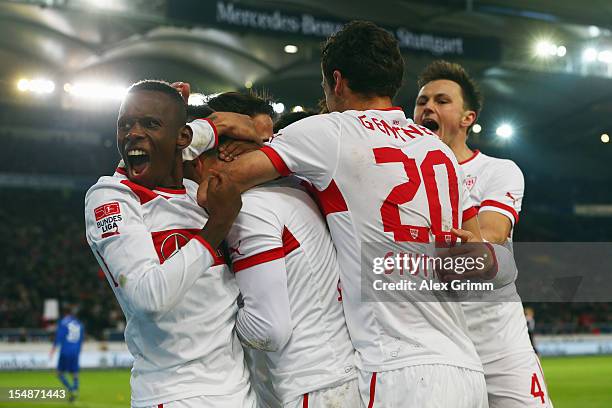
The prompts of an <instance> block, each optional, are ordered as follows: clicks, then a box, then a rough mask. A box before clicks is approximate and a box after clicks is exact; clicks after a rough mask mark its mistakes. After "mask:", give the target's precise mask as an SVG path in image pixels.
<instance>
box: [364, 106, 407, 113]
mask: <svg viewBox="0 0 612 408" xmlns="http://www.w3.org/2000/svg"><path fill="white" fill-rule="evenodd" d="M367 110H377V111H402V112H403V111H404V109H403V108H402V107H401V106H391V107H389V108H382V109H367Z"/></svg>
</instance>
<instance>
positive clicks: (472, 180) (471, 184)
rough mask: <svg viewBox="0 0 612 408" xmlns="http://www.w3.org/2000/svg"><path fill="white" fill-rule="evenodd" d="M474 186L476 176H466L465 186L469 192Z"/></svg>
mask: <svg viewBox="0 0 612 408" xmlns="http://www.w3.org/2000/svg"><path fill="white" fill-rule="evenodd" d="M474 184H476V176H468V177H466V178H465V186H466V187H467V189H468V190H469V191H471V190H472V187H474Z"/></svg>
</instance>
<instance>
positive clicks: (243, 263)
mask: <svg viewBox="0 0 612 408" xmlns="http://www.w3.org/2000/svg"><path fill="white" fill-rule="evenodd" d="M284 257H285V251H284V249H283V248H282V247H280V248H273V249H269V250H267V251H264V252H260V253H259V254H256V255H251V256H249V257H246V258H243V259H239V260H237V261H234V263H233V268H234V273H238V272H240V271H242V270H244V269H247V268H251V267H253V266H255V265H260V264H263V263H266V262H270V261H274V260H277V259H280V258H284Z"/></svg>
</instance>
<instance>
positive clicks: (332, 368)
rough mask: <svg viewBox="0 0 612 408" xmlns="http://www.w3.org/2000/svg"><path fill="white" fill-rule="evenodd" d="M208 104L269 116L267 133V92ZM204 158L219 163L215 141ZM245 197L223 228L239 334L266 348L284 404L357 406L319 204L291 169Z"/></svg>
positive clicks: (210, 165) (204, 169)
mask: <svg viewBox="0 0 612 408" xmlns="http://www.w3.org/2000/svg"><path fill="white" fill-rule="evenodd" d="M208 105H209V106H210V107H211V108H213V109H216V110H221V111H226V112H230V111H234V112H238V113H244V114H249V115H250V116H251V117H252V118H253V120H254V121H258V120H259V121H265V119H266V118H265V116H267V119H268V121H269V125H270V127H269V131H270V136H271V133H272V120H271V115H272V110H271V107H270V105H269V104H268V103H266V102H265V101H264V100H261V99H259V98H256V97H254V96H251V95H243V94H238V93H226V94H221V95H219V96H218V97H216V98H213V99H211V100H210V101H209V102H208ZM238 160H240V159H238ZM200 161H201V164H200V165H196V167H197V168H199V169H201V176H202V179H203V180H207V179H208V174H209V172H210V170H211V169H218V170H219V171H221V170H222V169H223V165H224V162H222V161H220V160H219V159H218V158H217V151H216V150H209V151H207V152H206V153H204V154H203V155H202V156H200ZM205 182H206V181H205ZM205 182H204V183H205ZM242 200H243V206H242V209H241V211H240V213H239V214H238V217H237V218H236V221H235V222H234V225H233V226H232V228H231V229H230V232H229V234H228V236H227V245H228V248H229V254H230V257H231V259H232V264H233V270H234V272H235V274H236V281H237V282H238V287H239V288H240V293H241V294H242V297H243V301H244V306H243V307H242V308H240V309H239V310H238V318H237V323H236V330H237V332H238V336H239V337H240V339H241V341H242V343H243V344H244V345H246V346H247V347H250V348H254V349H257V350H261V351H263V352H265V353H264V361H265V363H266V366H267V370H268V372H269V373H270V378H269V380H270V382H271V383H272V384H273V387H274V391H275V392H274V394H275V395H277V396H278V398H279V399H280V401H281V403H282V406H283V407H287V408H289V407H291V408H293V407H295V408H302V407H321V408H324V407H330V408H331V407H338V408H354V407H358V406H359V405H360V396H359V390H358V385H357V376H356V370H355V351H354V348H353V345H352V343H351V339H350V337H349V333H348V329H347V327H346V322H345V319H344V313H343V310H342V303H341V300H342V296H341V293H340V291H339V278H340V270H339V266H338V261H337V258H336V251H335V248H334V246H333V244H332V241H331V237H330V235H329V231H328V230H327V227H326V225H325V221H324V219H323V217H322V216H321V213H320V212H319V210H318V208H317V206H316V204H315V203H314V201H313V200H312V199H311V198H310V196H309V195H308V193H307V192H306V191H305V190H304V189H303V188H302V187H301V186H300V181H299V180H298V179H296V178H293V177H290V178H285V179H281V180H277V181H272V182H269V183H266V184H263V185H261V186H257V187H255V188H253V189H251V190H249V191H247V192H245V193H244V194H243V195H242ZM253 381H254V382H255V381H257V380H255V379H254V380H253ZM260 389H261V388H260ZM262 394H263V392H262ZM264 398H266V397H265V396H263V395H262V398H261V399H264Z"/></svg>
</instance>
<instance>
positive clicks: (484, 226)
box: [478, 211, 512, 244]
mask: <svg viewBox="0 0 612 408" xmlns="http://www.w3.org/2000/svg"><path fill="white" fill-rule="evenodd" d="M478 223H479V224H480V230H481V232H482V237H483V238H484V239H486V240H487V241H488V242H492V243H494V244H503V243H504V242H506V241H507V240H508V236H509V235H510V230H511V229H512V223H511V222H510V219H508V217H506V216H505V215H503V214H500V213H497V212H493V211H484V212H482V213H481V214H478Z"/></svg>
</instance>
